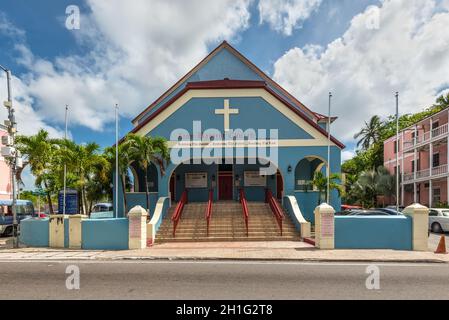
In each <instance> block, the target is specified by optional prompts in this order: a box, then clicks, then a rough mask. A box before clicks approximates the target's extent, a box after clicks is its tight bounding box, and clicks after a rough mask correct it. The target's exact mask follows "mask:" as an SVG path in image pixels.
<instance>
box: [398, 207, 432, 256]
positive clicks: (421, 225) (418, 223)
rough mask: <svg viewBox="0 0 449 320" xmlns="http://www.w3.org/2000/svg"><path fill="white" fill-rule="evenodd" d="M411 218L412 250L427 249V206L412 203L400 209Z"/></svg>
mask: <svg viewBox="0 0 449 320" xmlns="http://www.w3.org/2000/svg"><path fill="white" fill-rule="evenodd" d="M402 213H403V214H404V215H406V216H409V217H411V218H412V249H413V251H427V250H428V249H429V246H428V238H429V233H428V231H429V208H427V207H425V206H423V205H420V204H419V203H414V204H412V205H410V206H408V207H407V208H405V209H404V211H402Z"/></svg>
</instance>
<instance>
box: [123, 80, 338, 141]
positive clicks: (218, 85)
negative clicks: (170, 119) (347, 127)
mask: <svg viewBox="0 0 449 320" xmlns="http://www.w3.org/2000/svg"><path fill="white" fill-rule="evenodd" d="M254 88H259V89H264V90H266V91H268V92H269V93H270V94H271V95H273V96H274V97H275V98H277V99H278V100H279V101H280V102H282V103H283V104H284V105H285V106H287V107H288V108H289V109H291V110H292V111H293V112H295V113H296V114H297V115H298V116H300V117H301V118H302V119H304V120H305V121H306V122H307V123H308V124H310V125H311V126H312V127H313V128H315V129H316V130H317V131H318V132H319V133H321V134H323V135H324V136H325V137H326V138H327V135H328V133H327V131H326V130H324V129H323V128H322V127H320V126H319V125H318V124H317V123H316V122H314V121H313V120H311V119H310V118H309V117H307V116H306V115H305V114H304V113H303V112H301V111H300V110H299V109H298V108H297V107H296V106H294V105H293V104H292V103H291V102H290V101H289V100H287V99H285V98H284V97H283V96H281V95H280V94H278V93H277V92H276V91H274V90H273V89H272V88H271V87H270V86H268V85H267V83H266V82H265V81H248V80H231V79H224V80H212V81H198V82H188V83H187V85H186V86H185V87H184V88H183V89H182V90H181V91H180V92H178V93H177V94H176V95H174V96H173V97H172V98H171V99H169V100H168V101H166V102H165V103H164V104H163V105H162V106H161V107H159V108H158V109H157V110H156V111H155V112H153V113H152V114H151V115H150V116H148V117H147V118H145V119H144V120H143V121H142V122H140V123H139V124H138V125H137V126H136V127H134V128H133V129H132V130H131V132H132V133H136V132H138V131H139V130H140V129H141V128H142V127H144V126H145V125H146V124H147V123H148V122H150V121H151V120H153V119H154V118H156V117H157V116H158V115H159V114H160V113H161V112H162V111H164V110H165V109H167V108H168V107H169V106H170V105H171V104H173V103H174V102H175V101H176V100H178V99H179V98H180V97H182V96H183V95H184V94H185V93H186V92H187V91H189V90H204V89H254ZM331 141H332V142H333V143H335V144H336V145H337V146H338V147H340V148H341V149H344V148H345V145H344V144H343V143H341V142H340V141H338V140H337V139H336V138H335V137H333V136H332V135H331Z"/></svg>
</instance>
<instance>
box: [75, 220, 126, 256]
mask: <svg viewBox="0 0 449 320" xmlns="http://www.w3.org/2000/svg"><path fill="white" fill-rule="evenodd" d="M81 224H82V231H81V232H82V248H83V249H89V250H128V239H129V236H128V234H129V231H128V219H127V218H120V219H98V220H97V219H94V220H93V219H86V220H82V221H81Z"/></svg>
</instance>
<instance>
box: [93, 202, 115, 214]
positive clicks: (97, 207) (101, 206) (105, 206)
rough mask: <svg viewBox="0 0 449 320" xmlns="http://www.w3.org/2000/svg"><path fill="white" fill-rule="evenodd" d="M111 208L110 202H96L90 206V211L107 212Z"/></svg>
mask: <svg viewBox="0 0 449 320" xmlns="http://www.w3.org/2000/svg"><path fill="white" fill-rule="evenodd" d="M112 210H113V207H112V203H107V202H103V203H97V204H96V205H94V206H93V208H92V212H107V211H112Z"/></svg>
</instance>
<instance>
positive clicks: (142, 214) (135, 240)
mask: <svg viewBox="0 0 449 320" xmlns="http://www.w3.org/2000/svg"><path fill="white" fill-rule="evenodd" d="M147 216H148V212H147V211H146V210H145V209H144V208H142V207H141V206H135V207H134V208H132V209H131V210H130V211H129V213H128V219H129V241H128V247H129V249H130V250H131V249H144V248H146V247H147Z"/></svg>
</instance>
